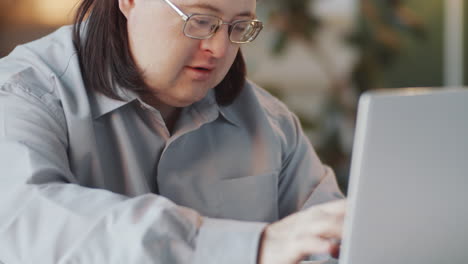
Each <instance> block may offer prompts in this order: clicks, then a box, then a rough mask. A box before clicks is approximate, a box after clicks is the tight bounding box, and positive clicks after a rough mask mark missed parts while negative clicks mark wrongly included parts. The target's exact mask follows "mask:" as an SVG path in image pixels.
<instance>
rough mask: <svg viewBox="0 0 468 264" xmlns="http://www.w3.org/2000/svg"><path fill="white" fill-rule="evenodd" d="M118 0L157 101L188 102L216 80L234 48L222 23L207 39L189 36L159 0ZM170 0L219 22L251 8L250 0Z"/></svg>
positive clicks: (179, 104) (225, 69) (136, 56)
mask: <svg viewBox="0 0 468 264" xmlns="http://www.w3.org/2000/svg"><path fill="white" fill-rule="evenodd" d="M119 1H120V8H121V10H122V12H123V13H124V15H125V16H126V17H127V23H128V34H129V44H130V49H131V52H132V55H133V59H134V60H135V62H136V64H137V66H138V68H139V69H140V70H141V71H142V73H143V78H144V80H145V82H146V84H147V85H148V86H149V87H150V89H151V93H152V94H153V96H154V97H155V98H156V99H157V101H159V102H160V103H163V104H166V105H168V106H175V107H184V106H188V105H190V104H192V103H194V102H196V101H198V100H200V99H202V98H203V97H204V96H205V95H206V93H207V92H208V91H209V90H210V89H212V88H214V87H215V86H216V85H217V84H219V83H220V82H221V81H222V79H223V78H224V76H225V75H226V73H227V72H228V70H229V68H230V67H231V65H232V63H233V61H234V59H235V57H236V55H237V52H238V50H239V44H234V43H231V42H230V40H229V35H228V26H227V25H223V26H221V28H220V29H219V30H218V32H217V33H216V34H215V35H214V36H213V37H211V38H209V39H204V40H197V39H191V38H188V37H186V36H185V35H184V34H183V31H182V28H183V25H184V21H183V19H182V18H181V17H180V16H179V14H177V13H176V12H175V11H174V10H173V9H172V8H171V7H170V6H169V5H168V4H167V3H165V2H164V0H119ZM172 2H173V3H174V4H175V5H176V6H178V7H179V8H180V9H181V10H182V11H183V12H184V13H185V14H187V15H190V14H193V13H200V14H210V15H215V16H218V17H220V18H221V19H223V21H225V22H232V21H235V20H243V19H244V20H245V19H253V17H250V16H248V15H246V14H247V13H250V14H252V15H253V14H255V5H256V1H255V0H173V1H172ZM122 3H127V5H125V4H124V5H123V4H122Z"/></svg>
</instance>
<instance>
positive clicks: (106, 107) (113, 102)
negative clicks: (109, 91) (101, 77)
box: [92, 87, 138, 119]
mask: <svg viewBox="0 0 468 264" xmlns="http://www.w3.org/2000/svg"><path fill="white" fill-rule="evenodd" d="M115 92H116V94H117V95H118V96H119V97H120V98H122V100H117V99H112V98H110V97H108V96H106V95H104V94H102V93H99V92H95V91H92V93H93V95H94V96H93V97H94V100H95V102H94V105H95V107H94V109H93V118H94V119H97V118H100V117H101V116H103V115H106V114H108V113H110V112H112V111H115V110H117V109H119V108H121V107H122V106H125V105H127V104H129V103H131V102H133V101H135V100H137V99H138V95H137V94H136V93H135V92H133V91H131V90H128V89H123V88H121V87H116V90H115Z"/></svg>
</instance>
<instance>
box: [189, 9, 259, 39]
mask: <svg viewBox="0 0 468 264" xmlns="http://www.w3.org/2000/svg"><path fill="white" fill-rule="evenodd" d="M221 24H222V21H220V19H219V18H217V17H215V16H207V15H198V14H196V15H192V16H190V17H189V19H188V20H187V21H186V23H185V26H184V34H185V35H187V36H189V37H192V38H197V39H206V38H209V37H211V36H212V35H213V34H214V33H215V32H216V31H217V30H218V28H219V26H220V25H221ZM260 30H261V23H260V22H258V21H238V22H235V23H234V24H233V25H232V27H231V32H230V35H229V38H230V40H231V41H232V42H239V43H244V42H250V41H253V40H254V39H255V37H256V36H257V35H258V33H259V32H260Z"/></svg>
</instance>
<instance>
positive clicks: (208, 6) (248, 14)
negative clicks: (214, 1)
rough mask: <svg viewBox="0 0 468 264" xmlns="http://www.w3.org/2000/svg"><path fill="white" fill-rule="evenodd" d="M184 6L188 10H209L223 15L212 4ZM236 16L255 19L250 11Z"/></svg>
mask: <svg viewBox="0 0 468 264" xmlns="http://www.w3.org/2000/svg"><path fill="white" fill-rule="evenodd" d="M183 6H184V7H188V8H201V9H207V10H210V11H213V12H216V13H218V14H221V13H222V12H221V10H220V9H219V8H217V7H215V6H213V5H210V4H204V3H198V4H188V5H183ZM236 16H247V17H251V18H254V17H255V15H254V14H252V12H250V11H244V12H241V13H239V14H237V15H236Z"/></svg>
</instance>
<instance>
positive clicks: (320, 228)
mask: <svg viewBox="0 0 468 264" xmlns="http://www.w3.org/2000/svg"><path fill="white" fill-rule="evenodd" d="M345 210H346V200H339V201H334V202H329V203H325V204H322V205H318V206H314V207H311V208H309V209H307V210H304V211H301V212H298V213H295V214H292V215H290V216H288V217H286V218H284V219H282V220H280V221H278V222H275V223H273V224H270V225H268V226H267V227H266V228H265V230H264V231H263V234H262V238H261V241H260V249H259V253H258V254H259V255H258V256H259V258H258V264H295V263H299V262H300V261H301V260H302V259H304V258H305V257H307V256H309V255H313V254H324V253H330V254H334V253H336V252H337V249H338V248H337V247H338V243H337V241H340V240H341V235H342V231H343V220H344V216H345Z"/></svg>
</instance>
